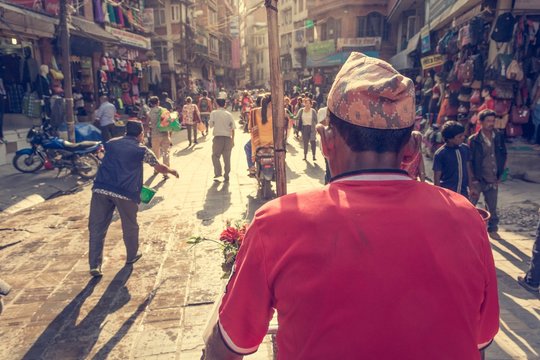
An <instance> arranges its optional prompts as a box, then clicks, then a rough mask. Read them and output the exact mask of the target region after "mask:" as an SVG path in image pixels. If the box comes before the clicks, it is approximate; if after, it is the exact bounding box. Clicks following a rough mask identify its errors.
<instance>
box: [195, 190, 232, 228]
mask: <svg viewBox="0 0 540 360" xmlns="http://www.w3.org/2000/svg"><path fill="white" fill-rule="evenodd" d="M231 205H232V203H231V192H230V190H229V183H228V182H224V183H221V182H217V181H214V182H213V183H212V185H211V186H210V188H208V191H207V192H206V196H205V202H204V205H203V209H202V210H199V211H197V219H199V220H202V221H203V224H204V225H210V224H212V223H213V222H214V219H215V217H216V216H218V215H221V214H224V213H225V212H226V211H227V210H228V209H229V207H231Z"/></svg>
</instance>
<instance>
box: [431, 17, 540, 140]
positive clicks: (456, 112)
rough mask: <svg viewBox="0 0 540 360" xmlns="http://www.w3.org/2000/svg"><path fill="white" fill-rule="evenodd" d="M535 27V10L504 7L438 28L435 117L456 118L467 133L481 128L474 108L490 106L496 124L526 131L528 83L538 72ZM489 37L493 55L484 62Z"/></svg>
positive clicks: (512, 132)
mask: <svg viewBox="0 0 540 360" xmlns="http://www.w3.org/2000/svg"><path fill="white" fill-rule="evenodd" d="M491 24H493V26H491ZM539 28H540V16H537V15H531V14H527V15H523V14H520V15H514V14H513V13H512V12H507V13H503V14H501V15H499V16H498V17H496V18H495V19H491V18H490V17H488V15H486V14H480V15H478V16H475V17H474V18H472V19H471V20H469V21H467V22H465V23H463V24H461V25H460V26H459V27H455V28H451V29H447V30H444V31H442V32H441V33H440V34H439V35H440V36H439V39H440V40H439V41H438V44H437V47H436V52H437V53H438V54H440V55H441V56H443V58H442V62H443V64H442V66H441V67H440V70H439V71H437V72H436V75H437V77H438V79H439V81H440V82H442V83H443V86H442V91H441V92H442V97H441V101H439V103H438V104H439V105H440V110H439V111H438V114H437V116H436V118H437V123H439V124H442V123H443V122H444V121H446V120H457V121H460V122H462V123H463V124H464V125H466V128H467V129H468V132H469V133H472V132H474V131H477V130H478V129H479V128H480V124H479V122H478V114H479V112H480V111H482V110H485V109H490V110H493V111H495V113H496V122H495V127H496V128H497V129H499V130H500V131H503V132H505V133H506V135H507V136H509V137H515V136H521V135H522V134H524V135H525V136H529V133H530V131H527V128H528V127H530V126H531V121H530V117H531V116H530V111H529V107H530V105H531V102H532V101H533V96H534V95H533V94H531V89H532V87H533V84H534V83H535V82H536V80H537V78H538V75H539V74H540V31H539ZM490 41H492V42H495V44H496V48H497V55H496V56H495V57H494V59H493V61H490V62H489V61H488V60H487V59H488V51H489V45H490ZM431 93H432V92H430V94H431ZM430 108H431V106H430ZM430 111H431V110H430ZM522 127H525V129H522Z"/></svg>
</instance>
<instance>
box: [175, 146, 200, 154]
mask: <svg viewBox="0 0 540 360" xmlns="http://www.w3.org/2000/svg"><path fill="white" fill-rule="evenodd" d="M194 151H195V147H194V146H192V145H189V146H188V147H185V148H183V149H180V150H176V151H175V152H174V153H173V156H188V155H190V154H192V153H193V152H194Z"/></svg>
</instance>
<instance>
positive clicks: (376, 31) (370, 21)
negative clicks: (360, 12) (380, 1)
mask: <svg viewBox="0 0 540 360" xmlns="http://www.w3.org/2000/svg"><path fill="white" fill-rule="evenodd" d="M383 30H384V18H383V16H382V15H381V14H379V13H376V12H373V13H370V14H368V16H359V17H358V32H357V36H358V37H378V36H381V37H382V36H383Z"/></svg>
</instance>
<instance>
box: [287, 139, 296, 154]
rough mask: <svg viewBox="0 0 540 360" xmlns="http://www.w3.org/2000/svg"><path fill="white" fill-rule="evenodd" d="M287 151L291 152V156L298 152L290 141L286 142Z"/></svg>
mask: <svg viewBox="0 0 540 360" xmlns="http://www.w3.org/2000/svg"><path fill="white" fill-rule="evenodd" d="M287 152H288V153H289V154H291V155H292V156H294V155H296V154H298V150H297V149H296V147H295V146H293V145H291V144H290V143H288V142H287Z"/></svg>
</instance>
